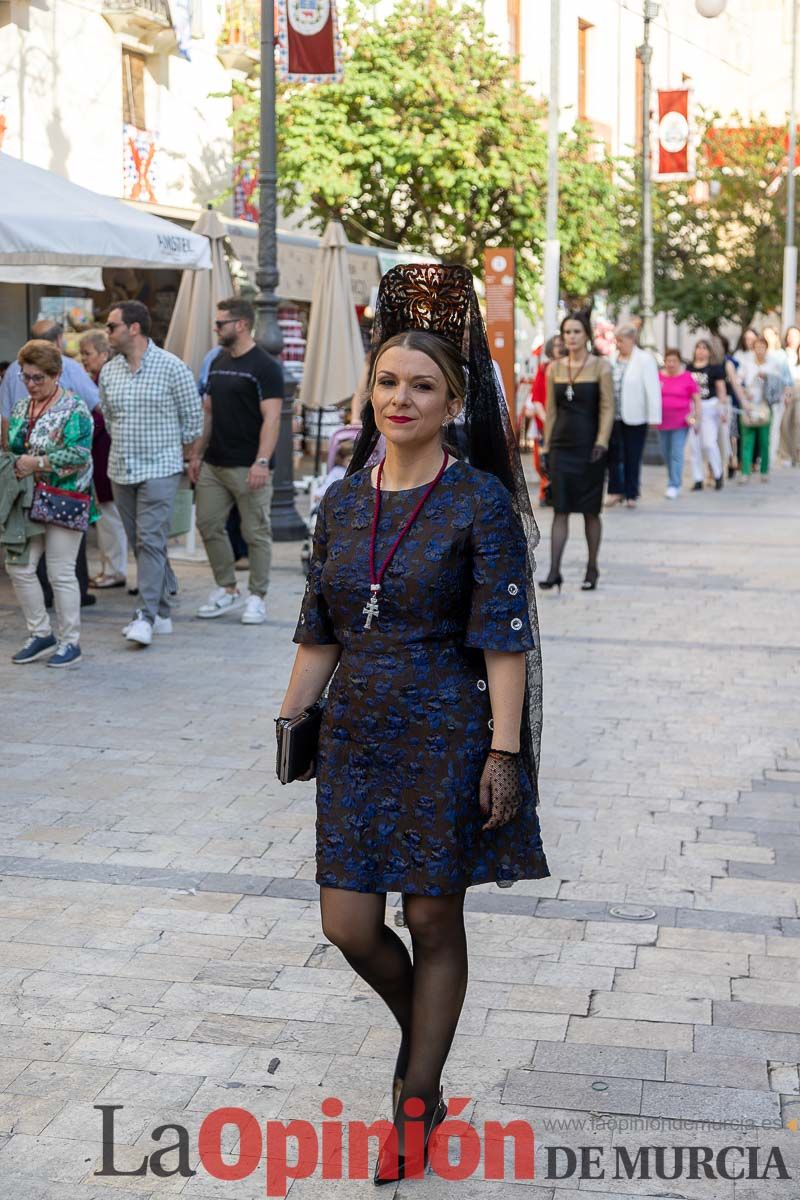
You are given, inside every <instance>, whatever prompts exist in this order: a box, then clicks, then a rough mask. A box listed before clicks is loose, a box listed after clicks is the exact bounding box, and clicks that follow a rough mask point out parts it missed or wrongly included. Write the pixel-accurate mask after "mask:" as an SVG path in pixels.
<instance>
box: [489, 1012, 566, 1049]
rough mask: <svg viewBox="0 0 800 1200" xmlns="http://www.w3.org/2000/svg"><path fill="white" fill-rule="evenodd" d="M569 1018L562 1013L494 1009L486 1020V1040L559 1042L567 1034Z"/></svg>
mask: <svg viewBox="0 0 800 1200" xmlns="http://www.w3.org/2000/svg"><path fill="white" fill-rule="evenodd" d="M568 1020H569V1016H568V1014H567V1013H563V1012H556V1013H553V1012H515V1011H513V1010H511V1009H507V1008H501V1009H494V1010H492V1011H491V1012H490V1013H489V1016H488V1017H487V1019H486V1027H485V1034H486V1036H487V1037H488V1038H493V1037H501V1038H503V1037H512V1038H529V1039H530V1040H531V1041H548V1042H560V1041H563V1040H564V1037H565V1035H566V1032H567V1021H568Z"/></svg>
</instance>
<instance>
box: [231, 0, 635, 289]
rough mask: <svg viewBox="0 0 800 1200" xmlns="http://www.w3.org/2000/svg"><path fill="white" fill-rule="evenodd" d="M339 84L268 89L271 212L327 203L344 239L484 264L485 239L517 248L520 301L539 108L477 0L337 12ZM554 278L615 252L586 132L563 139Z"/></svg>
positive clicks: (538, 198)
mask: <svg viewBox="0 0 800 1200" xmlns="http://www.w3.org/2000/svg"><path fill="white" fill-rule="evenodd" d="M343 34H344V41H345V47H346V64H345V78H344V82H343V83H341V84H325V85H321V86H310V85H302V86H300V85H282V86H281V87H280V89H279V109H278V140H279V145H278V155H279V165H278V173H279V190H280V199H281V203H282V206H283V208H284V210H285V211H287V212H293V211H296V210H299V209H300V210H307V212H308V213H309V217H310V220H311V222H312V223H313V224H314V225H315V226H316V227H318V228H320V229H322V228H323V227H324V225H325V223H326V221H327V220H328V219H329V218H331V217H334V216H335V217H339V218H340V219H341V220H342V221H343V223H344V226H345V228H346V230H347V234H348V236H349V237H350V239H351V240H352V241H355V242H372V243H373V244H379V245H381V244H382V245H389V246H395V245H402V246H403V247H404V248H407V249H412V250H417V251H422V252H427V253H433V254H436V255H438V256H440V257H442V258H443V259H445V260H446V261H450V262H460V263H465V264H466V265H468V266H469V267H470V268H471V269H472V270H473V271H475V272H476V274H478V275H480V274H481V273H482V251H483V250H484V248H486V247H490V246H499V245H511V246H514V247H515V248H516V250H517V252H518V263H519V283H520V292H521V296H522V299H523V301H525V302H526V303H527V305H528V307H531V308H532V307H535V305H536V298H537V294H538V290H539V286H540V282H541V263H542V252H543V241H544V232H545V231H544V209H545V194H546V171H547V144H546V133H545V128H544V119H545V117H546V109H545V106H544V104H543V102H542V101H540V100H538V99H536V98H535V96H534V95H533V93H532V91H531V90H530V89H529V88H528V87H527V86H526V85H524V84H522V83H520V82H519V80H518V79H517V78H516V71H515V66H514V63H513V62H512V61H511V60H510V59H508V58H507V57H506V56H504V55H503V53H502V52H501V48H500V45H499V43H498V42H497V41H496V40H495V39H494V38H492V37H491V36H490V35H489V34H488V33H487V31H486V28H485V25H484V20H483V15H482V11H481V7H480V5H478V4H476V3H474V2H473V0H469V2H467V3H465V4H464V5H463V6H461V5H456V4H452V3H450V2H449V0H435V2H434V3H429V2H428V0H403V2H402V3H400V4H398V5H397V7H396V8H395V9H394V11H393V12H392V13H391V14H390V15H389V16H388V17H387V18H386V19H385V20H384V21H380V22H379V21H376V20H374V19H373V17H372V8H371V6H367V7H364V6H359V5H358V4H356V3H355V2H352V3H351V4H350V5H349V8H348V12H347V13H346V15H345V18H344V30H343ZM235 89H236V91H238V93H239V95H238V97H237V101H238V103H237V106H236V108H235V111H234V117H233V121H234V125H235V134H236V137H235V143H236V145H237V158H238V159H239V160H240V161H245V162H247V161H251V162H252V161H253V160H254V159H255V158H257V145H258V102H259V98H258V84H257V82H256V83H250V82H245V83H242V84H237V85H235ZM561 189H562V192H561V204H560V221H561V231H560V233H561V237H562V244H563V255H562V263H563V266H562V283H563V287H564V289H565V290H566V292H567V293H569V294H573V295H579V296H585V295H588V294H589V293H591V291H592V290H593V288H594V287H595V286H596V284H597V283H598V281H599V280H601V279H602V278H603V277H604V275H605V274H606V273H607V271H608V269H609V265H610V263H611V262H612V260H613V259H614V257H615V256H616V254H617V249H618V231H617V227H616V221H615V215H616V214H615V199H614V183H613V177H612V171H611V168H610V165H609V164H608V163H607V162H597V161H591V160H590V134H589V131H588V129H586V128H585V127H576V128H575V129H574V130H572V131H571V132H570V133H568V134H566V135H565V136H564V137H563V138H562V144H561Z"/></svg>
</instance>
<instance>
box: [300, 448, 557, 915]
mask: <svg viewBox="0 0 800 1200" xmlns="http://www.w3.org/2000/svg"><path fill="white" fill-rule="evenodd" d="M424 490H425V489H424V486H423V487H420V488H410V489H406V490H404V491H399V492H382V494H381V513H380V522H379V529H378V537H377V543H376V550H375V562H376V566H379V565H380V564H381V563H382V562H383V560H384V558H385V557H386V555H387V553H388V551H389V549H390V548H391V546H392V544H393V542H394V540H395V538H396V536H397V534H398V533H399V531H400V529H401V528H402V526H403V525H404V524H405V521H406V520H407V518H408V517H409V516H410V515H411V512H412V511H413V509H414V507H415V506H416V504H417V502H418V501H419V499H420V497H421V495H422V493H423V492H424ZM374 502H375V491H374V488H373V485H372V481H371V476H370V470H369V469H368V468H365V469H364V470H363V471H357V472H355V473H354V474H353V475H351V476H348V477H346V478H345V479H343V480H340V481H339V482H337V483H334V484H333V485H332V486H331V487H330V488H329V490H328V491H327V492H326V494H325V496H324V498H323V501H322V505H321V508H320V512H319V516H318V518H317V524H316V529H315V534H314V549H313V556H312V562H311V570H310V573H309V577H308V582H307V584H306V593H305V597H304V599H303V604H302V609H301V613H300V619H299V622H298V625H297V629H296V631H295V635H294V640H295V642H300V643H305V644H314V645H332V644H336V643H338V644H340V645H341V647H342V654H341V658H340V660H339V665H338V667H337V669H336V671H335V673H334V676H333V679H332V681H331V685H330V691H329V694H328V702H327V705H326V709H325V715H324V718H323V723H322V729H321V733H320V745H319V755H318V760H317V875H316V879H317V883H319V884H320V885H322V886H325V887H339V888H345V889H348V890H351V891H357V892H374V893H384V892H388V891H399V892H404V893H408V894H413V895H427V896H440V895H448V894H452V893H454V892H459V891H462V890H464V889H465V888H466V887H469V886H470V885H472V884H478V883H489V882H493V881H501V882H513V881H515V880H518V879H541V878H544V877H546V876H547V875H549V871H548V868H547V861H546V859H545V855H544V851H543V849H542V842H541V836H540V832H539V821H538V816H537V812H536V799H537V797H536V791H535V788H536V784H535V781H533V780H531V779H529V778H528V777H527V775H526V774H525V772H524V770H523V769H522V767H521V766H520V773H521V781H522V787H523V793H524V803H523V805H522V807H521V809H520V811H519V813H518V814H517V816H516V817H515V818H514V819H513V820H512V821H510V822H509V823H508V824H507V825H505V826H503V827H501V828H500V829H496V830H492V831H488V832H483V831H482V830H481V826H482V825H483V824H484V822H485V821H486V817H485V816H484V815H483V814H482V813H481V811H480V807H479V804H478V791H479V781H480V777H481V773H482V771H483V768H484V765H485V762H486V756H487V753H488V750H489V748H490V745H491V739H492V730H491V724H490V721H491V706H490V699H489V689H488V683H487V675H486V665H485V660H484V655H483V651H484V650H496V651H506V652H521V651H525V650H528V649H530V648H531V647H532V645H533V636H532V633H531V628H530V622H529V619H528V604H527V597H526V571H525V567H526V546H525V539H524V534H523V531H522V528H521V526H520V524H519V521H518V519H517V517H516V515H515V513H514V511H513V509H512V506H511V499H510V497H509V494H508V492H507V491H506V489H505V488H504V487H503V485H502V484H501V483H500V481H499V480H497V479H496V478H495V477H494V476H493V475H490V474H486V473H485V472H482V471H478V470H476V469H475V468H473V467H470V466H468V465H467V464H466V463H463V462H461V461H456V462H455V463H454V464H452V465H451V466H450V467H449V468H448V469H447V470H446V471H445V473H444V475H443V476H442V478H441V480H440V481H439V483H438V485H437V486H436V488H435V489H434V491H433V492H432V494H431V495H430V496H429V497H428V500H427V501H426V503H425V506H424V507H423V509H422V512H421V513H420V514H419V516H418V517H417V519H416V521H415V522H414V524H413V525H412V527H411V529H410V530H409V532H408V533H407V534H406V536H405V537H404V538H403V540H402V542H401V543H400V546H399V548H398V550H397V553H396V554H395V556H394V558H393V559H392V562H391V563H390V565H389V567H388V569H387V571H386V574H385V575H384V578H383V585H382V589H381V592H380V596H379V602H380V615H379V617H378V618H377V619H375V618H373V621H372V626H371V628H370V629H365V628H364V625H365V620H366V618H365V615H364V613H363V611H362V610H363V608H364V606H365V605H366V604H367V602H368V600H369V597H370V576H369V539H370V528H371V524H372V516H373V508H374Z"/></svg>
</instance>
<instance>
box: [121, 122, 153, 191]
mask: <svg viewBox="0 0 800 1200" xmlns="http://www.w3.org/2000/svg"><path fill="white" fill-rule="evenodd" d="M122 140H123V166H122V195H123V197H124V199H125V200H146V201H147V202H148V204H155V203H156V187H157V186H158V174H157V170H156V167H157V162H156V150H157V148H158V135H157V134H155V133H148V132H147V131H146V130H144V129H137V128H136V126H135V125H123V126H122Z"/></svg>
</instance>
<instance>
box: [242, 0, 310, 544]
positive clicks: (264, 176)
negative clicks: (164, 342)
mask: <svg viewBox="0 0 800 1200" xmlns="http://www.w3.org/2000/svg"><path fill="white" fill-rule="evenodd" d="M259 134H260V139H259V140H260V146H259V177H258V183H259V206H258V207H259V216H258V267H257V270H256V286H257V288H258V291H257V292H256V296H255V306H256V341H257V342H258V343H259V345H261V346H263V347H264V349H265V350H266V351H267V352H268V353H269V354H274V355H278V354H280V352H281V350H282V349H283V335H282V334H281V327H280V325H279V324H278V294H277V290H276V289H277V287H278V279H279V276H278V167H277V148H276V141H277V137H276V103H275V10H274V8H273V0H261V111H260V127H259ZM293 398H294V385H293V384H287V385H286V386H285V387H284V393H283V403H282V405H281V425H280V433H279V434H278V444H277V446H276V448H275V469H274V473H273V493H272V513H271V516H272V536H273V538H274V539H275V541H276V542H291V541H299V540H300V539H301V538H303V537H304V536H305V534H306V527H305V525H304V524H303V522H302V521H301V519H300V516H299V515H298V513H297V510H296V509H295V506H294V472H293V469H292V459H293V445H292V401H293Z"/></svg>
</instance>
